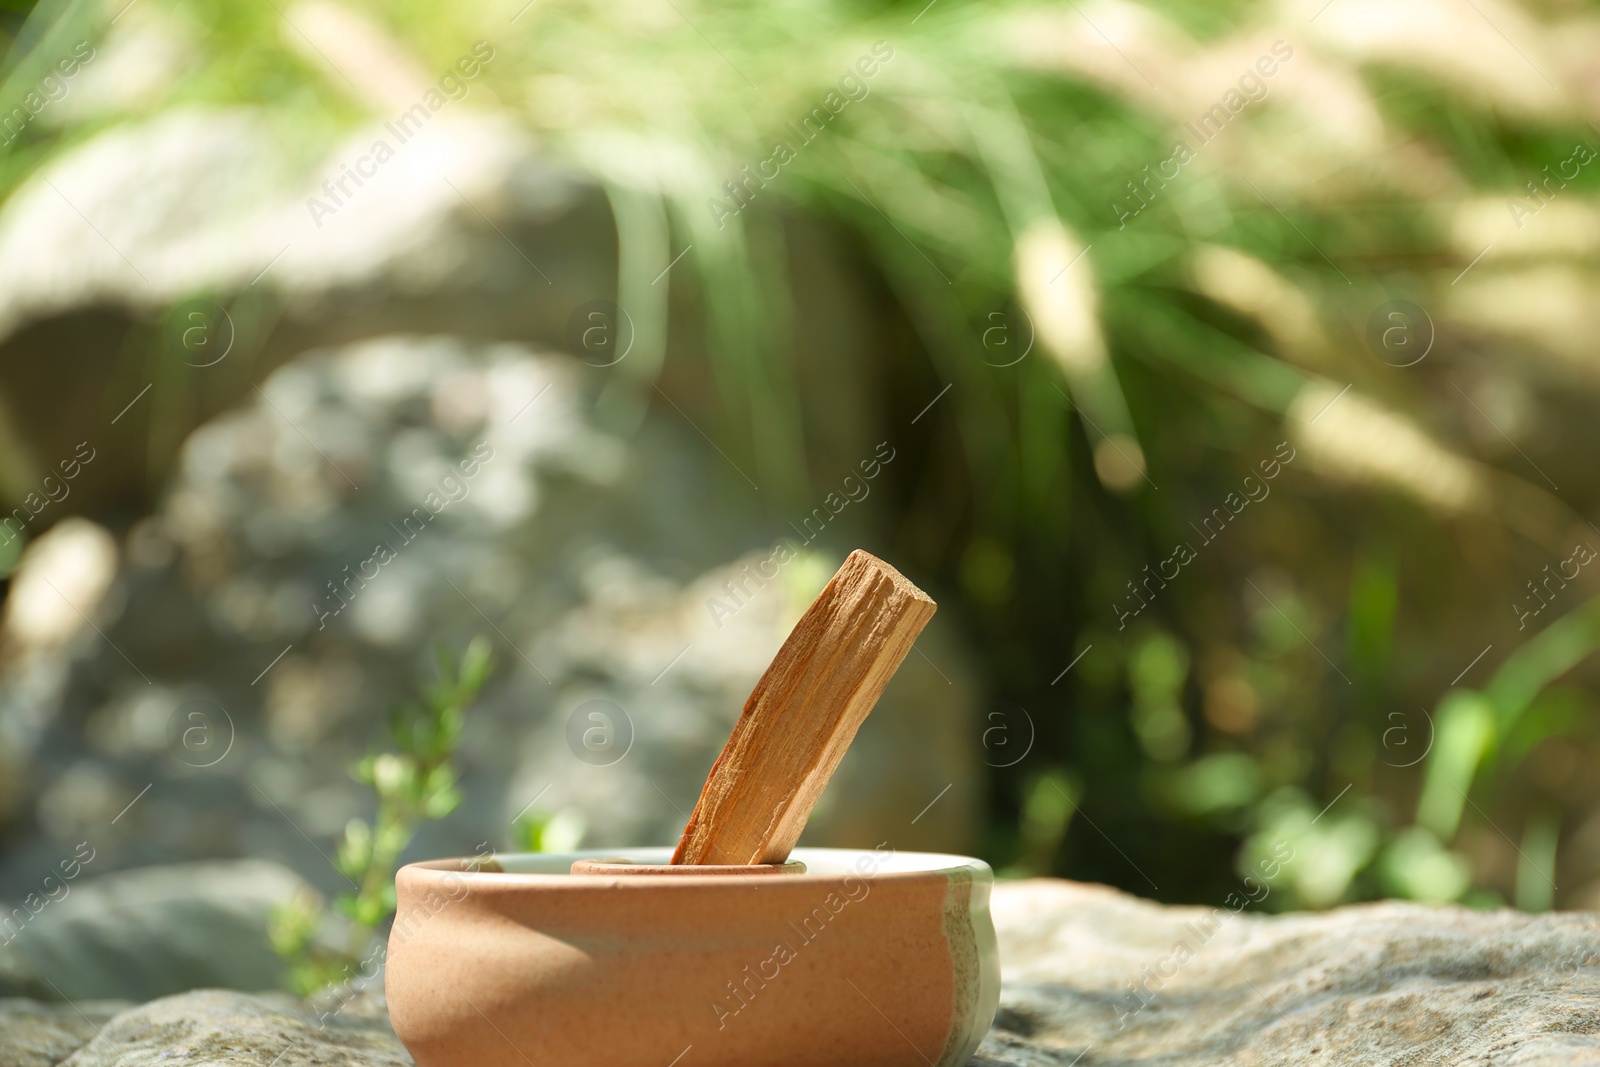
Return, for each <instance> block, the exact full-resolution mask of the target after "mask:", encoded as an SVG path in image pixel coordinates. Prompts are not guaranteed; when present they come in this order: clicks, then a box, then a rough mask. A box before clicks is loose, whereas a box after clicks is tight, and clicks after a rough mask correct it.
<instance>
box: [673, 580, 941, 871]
mask: <svg viewBox="0 0 1600 1067" xmlns="http://www.w3.org/2000/svg"><path fill="white" fill-rule="evenodd" d="M936 607H937V605H935V604H934V602H933V600H932V599H931V598H930V597H929V596H928V595H927V594H926V593H924V592H923V591H922V590H920V589H918V588H917V587H916V586H915V585H913V584H911V582H910V581H909V580H908V579H907V578H906V577H905V576H904V575H902V574H901V573H900V572H899V571H897V570H895V569H894V568H893V567H891V566H889V565H888V564H887V563H885V562H883V560H881V559H878V558H877V557H876V556H873V555H871V554H869V553H866V552H862V551H860V550H859V549H858V550H857V551H855V552H852V553H850V556H849V558H848V559H846V560H845V561H844V565H843V566H842V567H840V568H839V571H838V573H837V574H835V575H834V576H833V578H832V579H831V580H829V582H828V584H827V586H825V587H824V588H823V590H822V592H821V593H819V594H818V595H817V599H816V600H815V601H814V602H813V603H812V605H811V607H809V608H807V609H806V613H805V614H804V615H802V616H801V617H800V621H799V622H798V623H796V624H795V627H794V629H793V630H792V631H791V632H790V634H789V636H788V638H787V639H785V640H784V642H783V647H782V648H780V649H779V650H778V654H777V656H775V657H774V658H773V660H772V663H771V665H769V666H768V667H767V670H766V673H764V674H763V675H762V676H761V680H760V681H759V682H757V683H756V687H755V690H754V691H753V692H751V694H750V699H749V700H747V701H746V702H745V706H744V712H743V714H741V715H740V716H739V721H738V722H737V723H736V724H734V727H733V733H732V734H731V735H730V736H729V737H728V743H727V744H726V745H724V746H723V749H722V754H721V755H720V756H718V757H717V762H716V763H715V764H714V765H713V766H712V768H711V774H710V776H709V777H707V778H706V784H705V788H704V789H702V790H701V791H700V799H699V801H698V802H697V803H696V804H695V806H694V811H693V812H692V813H691V814H690V816H689V824H688V826H686V827H685V828H684V831H683V838H682V840H680V841H679V842H678V848H677V851H676V852H675V853H674V854H673V857H672V862H673V863H690V864H751V863H782V862H783V861H784V860H786V859H787V858H788V856H789V851H790V850H791V849H793V848H794V845H795V842H796V841H798V840H799V838H800V831H801V830H803V829H805V825H806V820H807V819H808V818H810V816H811V809H812V807H813V806H814V805H815V804H816V802H817V798H818V797H819V796H821V795H822V790H823V789H824V788H825V787H826V786H827V784H828V779H829V778H831V777H833V772H834V770H835V769H836V768H837V767H838V766H839V761H840V760H841V759H843V758H844V753H845V750H846V749H848V748H849V747H850V742H851V741H852V740H854V739H855V736H856V730H857V728H859V727H860V725H861V722H862V720H863V719H865V718H866V717H867V713H868V712H870V711H871V710H872V707H873V705H874V704H876V703H877V702H878V696H879V695H880V694H881V693H882V692H883V687H884V686H885V685H887V684H888V683H889V679H890V678H891V677H893V675H894V672H895V670H896V669H898V668H899V666H900V661H901V660H903V659H905V656H906V653H907V652H909V651H910V650H911V645H912V642H914V641H915V640H916V639H917V635H918V634H919V633H921V632H922V628H923V627H924V626H926V625H927V624H928V620H929V619H931V618H933V613H934V611H935V610H936Z"/></svg>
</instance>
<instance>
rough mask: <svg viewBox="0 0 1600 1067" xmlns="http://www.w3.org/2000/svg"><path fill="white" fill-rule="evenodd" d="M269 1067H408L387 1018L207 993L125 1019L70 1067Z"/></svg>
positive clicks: (170, 1000)
mask: <svg viewBox="0 0 1600 1067" xmlns="http://www.w3.org/2000/svg"><path fill="white" fill-rule="evenodd" d="M175 1060H176V1061H180V1062H188V1063H197V1064H232V1063H237V1064H250V1065H252V1067H263V1065H266V1064H275V1065H277V1067H306V1065H308V1064H341V1065H348V1067H409V1065H410V1063H411V1057H410V1056H409V1055H408V1054H407V1053H406V1050H405V1046H403V1045H401V1044H400V1039H399V1038H397V1037H395V1036H394V1031H393V1030H391V1029H390V1028H389V1021H388V1018H387V1017H386V1016H383V1015H376V1016H374V1015H364V1014H361V1013H359V1012H354V1011H343V1012H339V1013H337V1014H321V1013H319V1012H317V1011H316V1010H315V1009H313V1008H311V1007H308V1006H307V1005H306V1004H304V1003H303V1002H301V1001H298V1000H295V999H294V998H292V997H286V996H282V995H268V996H250V995H247V994H244V993H233V992H227V991H224V990H218V989H204V990H199V991H196V992H193V993H185V994H183V995H182V996H175V997H167V998H165V999H163V1000H157V1001H152V1002H151V1003H149V1004H146V1005H144V1006H142V1007H138V1008H134V1009H132V1010H131V1011H126V1012H123V1013H122V1014H121V1015H118V1016H117V1017H115V1018H114V1019H112V1020H111V1021H110V1022H109V1023H107V1024H106V1025H105V1026H103V1027H102V1028H101V1029H100V1032H99V1033H98V1034H96V1035H94V1037H93V1039H92V1040H90V1041H89V1042H88V1043H87V1044H85V1045H84V1046H83V1047H82V1048H80V1049H78V1051H77V1052H75V1053H74V1054H73V1055H72V1057H71V1058H70V1059H68V1060H66V1061H65V1065H64V1067H147V1065H154V1064H163V1065H165V1064H170V1063H172V1062H173V1061H175Z"/></svg>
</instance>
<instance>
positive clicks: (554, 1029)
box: [385, 847, 1000, 1067]
mask: <svg viewBox="0 0 1600 1067" xmlns="http://www.w3.org/2000/svg"><path fill="white" fill-rule="evenodd" d="M671 854H672V850H671V849H665V848H642V849H625V850H621V851H594V852H576V853H567V854H544V855H507V856H496V857H495V858H494V859H493V860H491V861H489V862H488V863H485V864H481V865H476V867H477V869H476V870H474V869H473V867H474V866H475V865H474V864H473V862H472V861H469V860H435V861H432V862H429V863H415V864H412V865H410V866H408V867H405V868H403V869H401V871H400V873H399V876H398V877H397V879H396V884H397V889H398V898H399V899H398V910H397V913H396V917H395V924H394V929H393V930H392V932H391V933H390V936H389V954H388V960H387V966H386V978H385V983H386V988H387V993H388V1002H389V1013H390V1017H391V1018H392V1019H393V1021H394V1028H395V1030H396V1032H397V1033H399V1035H400V1038H401V1040H403V1041H404V1042H405V1044H406V1047H407V1048H408V1049H410V1050H411V1054H412V1055H413V1056H414V1057H415V1058H416V1061H417V1064H418V1065H419V1067H468V1065H471V1067H530V1065H532V1067H674V1065H677V1067H715V1065H728V1067H763V1065H767V1067H809V1065H818V1067H821V1065H823V1064H829V1065H837V1064H842V1063H859V1064H873V1065H875V1067H880V1065H881V1067H889V1065H899V1064H904V1065H905V1067H946V1065H949V1067H958V1065H962V1064H965V1063H966V1062H967V1060H968V1059H970V1058H971V1056H972V1054H973V1052H974V1050H976V1049H977V1047H978V1042H979V1041H980V1040H981V1039H982V1037H983V1035H984V1034H985V1033H986V1032H987V1031H988V1028H989V1023H990V1022H991V1021H992V1020H993V1018H994V1012H995V1006H996V1004H997V1002H998V999H999V993H1000V965H999V958H998V954H997V950H996V947H995V937H994V924H993V923H992V921H991V920H990V918H989V889H990V886H991V885H992V884H993V881H994V875H993V873H992V872H991V871H990V869H989V867H988V865H987V864H984V863H982V862H981V861H979V860H974V859H967V858H965V857H963V856H943V855H933V854H928V853H910V852H899V853H897V852H894V851H893V850H891V849H888V848H887V847H883V848H880V849H879V850H878V851H855V850H850V849H832V848H801V849H796V850H795V852H794V855H793V856H792V857H791V859H792V861H794V862H792V863H791V864H790V865H788V866H787V867H786V868H768V869H766V870H765V871H763V872H762V873H760V874H757V873H754V872H752V871H750V870H748V869H744V868H700V869H699V870H698V871H696V872H695V873H685V869H683V868H674V869H672V870H671V872H670V873H657V872H649V871H639V870H636V869H635V870H628V869H624V870H616V871H614V872H613V871H612V870H609V869H607V868H606V866H605V864H604V863H602V864H601V865H600V869H601V870H604V871H606V873H584V874H573V873H571V868H572V865H573V863H574V862H576V861H594V860H601V861H621V862H623V863H625V864H656V865H664V864H666V863H667V861H668V859H669V858H670V857H671ZM798 865H803V867H804V870H803V871H800V870H797V869H796V868H797V866H798ZM590 869H591V870H592V869H594V868H593V867H592V866H591V867H590ZM701 872H704V873H701Z"/></svg>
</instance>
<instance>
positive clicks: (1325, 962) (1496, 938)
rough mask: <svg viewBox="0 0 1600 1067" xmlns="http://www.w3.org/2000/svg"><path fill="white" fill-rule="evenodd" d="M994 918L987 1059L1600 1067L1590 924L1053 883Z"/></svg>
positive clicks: (1149, 1065) (1019, 897) (1086, 1063)
mask: <svg viewBox="0 0 1600 1067" xmlns="http://www.w3.org/2000/svg"><path fill="white" fill-rule="evenodd" d="M1240 899H1242V898H1240ZM994 915H995V925H996V928H997V930H998V932H999V935H1000V953H1001V959H1002V961H1003V963H1002V966H1003V970H1004V981H1005V984H1004V992H1003V994H1002V997H1001V1008H1000V1014H999V1017H998V1018H997V1019H996V1021H995V1026H994V1029H993V1030H992V1031H991V1032H990V1035H989V1037H988V1038H987V1039H986V1040H985V1042H984V1044H983V1046H982V1048H981V1049H980V1050H979V1061H980V1062H986V1063H990V1064H995V1065H1001V1064H1009V1065H1015V1067H1042V1065H1046V1064H1048V1065H1052V1067H1061V1065H1065V1064H1069V1063H1072V1062H1074V1061H1075V1060H1076V1061H1077V1062H1079V1063H1081V1064H1082V1065H1083V1067H1108V1065H1113V1064H1115V1065H1132V1064H1139V1065H1141V1067H1153V1065H1162V1067H1169V1065H1170V1067H1189V1065H1193V1067H1200V1065H1202V1064H1218V1063H1228V1064H1244V1065H1256V1064H1260V1065H1269V1064H1284V1065H1287V1064H1298V1065H1308V1067H1309V1065H1316V1064H1326V1065H1335V1064H1337V1065H1338V1067H1379V1065H1388V1064H1419V1065H1420V1064H1484V1065H1499V1064H1507V1065H1510V1064H1516V1065H1518V1067H1527V1065H1535V1064H1537V1065H1540V1067H1546V1065H1547V1067H1556V1065H1558V1064H1564V1065H1571V1064H1600V921H1597V920H1596V918H1595V917H1594V916H1592V915H1587V914H1549V915H1538V916H1530V915H1524V914H1522V913H1520V912H1514V911H1508V910H1501V911H1493V912H1479V911H1469V910H1466V909H1462V908H1432V907H1426V906H1423V905H1417V904H1398V903H1384V904H1370V905H1361V906H1356V907H1348V908H1340V909H1337V910H1335V911H1331V912H1327V913H1321V914H1312V913H1302V914H1291V915H1284V916H1277V917H1261V916H1256V915H1251V914H1248V913H1244V914H1234V913H1233V910H1232V908H1229V907H1224V908H1221V909H1219V910H1217V911H1215V912H1214V911H1213V910H1212V909H1210V908H1193V907H1163V906H1160V905H1156V904H1151V903H1148V902H1146V901H1142V900H1139V899H1137V898H1134V897H1131V896H1127V895H1125V894H1123V893H1119V892H1117V891H1116V890H1112V889H1107V888H1105V887H1102V886H1088V885H1079V884H1076V883H1072V882H1062V881H1056V880H1044V879H1041V880H1036V881H1028V882H1020V883H1013V884H1010V885H1001V886H998V887H997V888H996V891H995V897H994ZM1180 945H1181V946H1183V947H1182V948H1179V946H1180ZM1136 989H1139V990H1141V991H1140V992H1137V993H1136V992H1135V990H1136ZM1080 1055H1081V1056H1082V1059H1081V1060H1077V1058H1078V1057H1079V1056H1080Z"/></svg>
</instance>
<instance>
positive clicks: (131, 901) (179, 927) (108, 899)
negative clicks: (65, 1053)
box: [0, 860, 305, 1001]
mask: <svg viewBox="0 0 1600 1067" xmlns="http://www.w3.org/2000/svg"><path fill="white" fill-rule="evenodd" d="M93 870H94V864H93V862H92V861H91V862H90V863H88V864H87V865H85V866H84V869H83V874H82V877H81V878H80V879H77V880H73V881H69V882H67V883H65V888H66V895H65V896H63V897H61V899H60V900H58V901H51V902H48V903H45V904H43V906H42V907H40V908H39V911H38V913H37V914H33V915H29V914H28V912H27V911H26V909H20V910H14V909H13V908H7V909H6V911H5V912H4V913H3V914H4V915H5V916H6V917H8V918H12V917H14V916H17V915H24V916H27V919H26V921H25V922H24V923H23V924H22V925H20V927H17V926H12V927H8V928H7V932H8V933H9V935H10V936H9V939H8V940H7V941H6V943H4V944H0V993H6V994H26V995H29V996H43V997H47V998H56V997H61V998H68V999H71V1000H74V1001H80V1000H84V999H95V998H105V997H117V998H120V999H127V1000H148V999H150V998H152V997H159V996H165V995H166V994H169V993H176V992H180V991H182V990H186V989H193V988H195V987H196V986H208V985H227V986H230V987H233V988H237V989H246V990H266V989H276V988H279V987H281V985H282V984H283V979H284V968H283V965H282V962H281V961H280V960H279V959H278V957H277V956H276V955H275V954H274V953H273V951H272V948H271V946H270V945H269V944H268V942H267V921H268V916H269V914H270V911H271V909H272V908H273V907H274V906H275V905H278V904H281V903H283V902H285V901H287V900H288V899H289V898H290V897H291V896H292V895H293V894H294V893H295V892H296V891H298V890H300V889H302V888H304V887H305V882H304V880H303V879H301V878H299V877H298V876H297V875H295V874H294V873H293V872H292V871H290V870H288V869H286V868H284V867H282V866H279V865H278V864H274V863H268V862H265V861H262V860H242V861H238V862H233V863H193V864H180V865H175V866H170V867H154V868H146V869H142V870H132V871H119V872H115V873H113V874H109V875H106V876H104V877H95V876H94V875H93V873H92V872H93ZM58 892H59V890H58ZM18 908H20V906H18Z"/></svg>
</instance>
